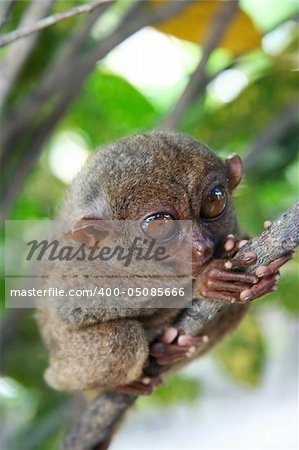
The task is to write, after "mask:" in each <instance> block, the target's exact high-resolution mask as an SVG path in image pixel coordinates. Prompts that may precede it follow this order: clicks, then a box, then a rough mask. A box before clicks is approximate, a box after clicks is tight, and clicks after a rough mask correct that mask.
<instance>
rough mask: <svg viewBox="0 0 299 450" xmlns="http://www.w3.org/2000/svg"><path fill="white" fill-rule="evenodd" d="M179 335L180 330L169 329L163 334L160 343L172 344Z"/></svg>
mask: <svg viewBox="0 0 299 450" xmlns="http://www.w3.org/2000/svg"><path fill="white" fill-rule="evenodd" d="M178 334H179V330H178V329H177V328H175V327H168V328H167V329H166V330H165V331H164V333H162V334H161V336H160V337H159V339H158V340H159V342H162V343H163V344H170V343H171V342H173V341H174V340H175V339H176V338H177V336H178Z"/></svg>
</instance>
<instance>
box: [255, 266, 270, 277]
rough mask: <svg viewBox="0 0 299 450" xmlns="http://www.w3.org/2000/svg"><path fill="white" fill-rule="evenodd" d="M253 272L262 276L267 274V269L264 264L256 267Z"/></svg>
mask: <svg viewBox="0 0 299 450" xmlns="http://www.w3.org/2000/svg"><path fill="white" fill-rule="evenodd" d="M255 274H256V276H257V277H259V278H261V277H264V276H266V275H268V274H269V269H268V267H266V266H260V267H258V268H257V269H256V271H255Z"/></svg>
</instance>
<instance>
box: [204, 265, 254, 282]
mask: <svg viewBox="0 0 299 450" xmlns="http://www.w3.org/2000/svg"><path fill="white" fill-rule="evenodd" d="M212 280H221V281H241V282H243V283H248V284H254V283H257V282H258V277H257V276H256V275H254V274H250V273H243V272H232V271H228V270H224V269H211V270H210V271H209V281H208V286H209V283H210V282H211V281H212Z"/></svg>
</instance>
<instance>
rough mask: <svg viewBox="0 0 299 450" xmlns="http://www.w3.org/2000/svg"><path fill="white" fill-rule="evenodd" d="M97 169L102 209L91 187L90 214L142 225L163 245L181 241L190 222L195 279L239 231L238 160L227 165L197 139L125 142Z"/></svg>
mask: <svg viewBox="0 0 299 450" xmlns="http://www.w3.org/2000/svg"><path fill="white" fill-rule="evenodd" d="M96 160H97V161H96ZM92 163H93V166H94V168H95V171H96V172H98V174H97V175H96V174H95V177H94V178H93V179H92V183H95V184H96V183H99V182H100V186H101V187H102V192H101V207H100V208H98V206H97V205H98V204H97V201H98V200H99V199H98V198H97V196H94V198H93V197H92V195H91V192H92V191H95V192H96V191H97V189H96V188H95V186H92V185H91V186H90V192H89V193H88V203H89V205H88V206H89V207H90V214H91V215H94V214H95V211H97V213H96V214H98V215H99V217H102V218H109V219H118V220H135V221H138V222H139V223H140V228H141V229H142V231H143V232H144V234H145V236H147V237H149V238H151V239H155V240H156V241H157V242H161V243H163V244H165V243H169V242H171V241H172V240H174V239H175V238H176V236H177V234H178V233H179V222H178V221H184V220H191V221H192V258H193V271H194V273H196V272H197V271H198V270H199V269H200V267H201V266H202V265H203V264H204V263H206V262H207V261H208V260H209V259H211V257H212V256H215V255H216V256H217V252H218V251H219V249H220V247H222V246H223V243H224V241H225V239H226V237H227V235H228V234H229V233H234V232H235V231H236V220H235V215H234V210H233V205H232V198H231V193H232V190H233V189H234V187H235V186H236V185H237V184H238V183H239V181H240V178H241V171H242V170H241V162H240V159H239V158H238V157H234V158H233V159H232V160H231V161H228V162H227V163H226V164H225V163H223V162H222V161H221V160H220V159H219V158H218V157H217V156H216V155H214V154H213V153H212V152H211V151H210V150H209V149H207V148H206V147H204V146H203V145H201V144H199V143H197V142H195V141H193V140H192V139H190V138H188V137H186V136H182V135H176V134H173V135H171V134H167V135H166V134H164V133H162V132H161V133H154V134H149V135H138V136H133V137H131V138H128V139H125V140H123V141H120V142H119V143H118V145H117V146H111V147H107V148H106V149H104V150H103V151H102V152H99V153H98V154H97V155H95V160H94V161H92ZM89 170H90V169H89ZM85 198H87V197H85ZM103 198H104V202H103ZM88 216H89V214H88V210H87V214H86V217H88Z"/></svg>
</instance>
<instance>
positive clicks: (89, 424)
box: [62, 202, 299, 450]
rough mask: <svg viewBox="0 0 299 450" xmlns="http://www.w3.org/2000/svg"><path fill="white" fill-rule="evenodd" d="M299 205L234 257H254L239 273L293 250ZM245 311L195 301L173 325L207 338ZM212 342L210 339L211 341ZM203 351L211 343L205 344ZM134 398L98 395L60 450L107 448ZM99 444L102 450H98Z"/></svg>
mask: <svg viewBox="0 0 299 450" xmlns="http://www.w3.org/2000/svg"><path fill="white" fill-rule="evenodd" d="M298 221H299V202H297V203H295V204H294V205H293V206H292V207H291V208H290V209H288V210H287V211H286V212H285V213H283V214H282V215H281V216H280V218H279V219H278V220H276V221H275V222H273V224H272V225H271V226H270V227H269V228H267V229H266V230H265V231H264V232H263V233H262V234H261V235H260V236H258V237H255V238H254V239H251V240H250V241H249V242H248V243H247V244H246V245H245V246H244V247H242V249H241V250H240V251H239V252H238V254H237V255H236V256H235V258H237V257H238V256H240V255H241V254H243V253H245V252H249V251H253V252H255V253H256V255H257V260H256V262H255V264H253V265H252V266H250V267H246V268H244V267H242V268H240V270H242V271H244V272H248V273H253V272H254V270H255V269H256V267H257V266H259V265H263V264H269V263H270V262H272V261H273V260H274V259H277V258H279V257H280V256H283V255H285V254H286V253H287V252H289V251H291V250H294V249H295V248H296V247H297V246H298V245H299V228H298ZM242 307H243V308H245V310H246V308H247V305H244V304H238V303H236V304H233V305H232V304H229V303H226V302H221V301H218V300H206V299H199V298H198V299H195V300H193V305H192V307H191V308H189V309H186V310H184V312H183V314H182V316H181V318H180V319H179V321H178V322H177V323H176V324H175V326H176V327H177V328H178V329H179V330H183V331H184V332H185V333H186V334H189V335H193V336H194V335H198V334H203V335H207V336H208V337H210V336H209V331H210V330H211V329H213V328H214V327H215V324H217V323H219V321H221V317H222V315H223V314H224V313H225V312H226V311H227V309H228V308H229V310H230V313H231V314H232V315H233V314H234V311H235V310H237V309H238V308H242ZM212 340H213V339H212ZM203 346H206V348H203V349H202V352H204V351H206V350H207V349H208V348H209V347H210V346H211V343H209V341H208V342H207V343H204V344H203ZM165 370H166V371H167V370H169V367H165V366H159V365H158V364H155V363H151V365H150V366H149V368H147V369H146V370H145V375H147V374H148V375H153V374H154V375H158V374H161V373H163V372H165ZM136 399H137V396H134V395H125V394H120V393H115V392H107V393H105V394H102V395H100V396H99V397H98V398H97V399H96V400H94V402H93V403H92V404H91V405H90V406H89V407H88V408H87V410H86V411H85V413H84V414H83V416H82V417H81V418H80V420H79V421H78V422H77V423H76V424H75V425H74V426H73V428H72V429H71V431H70V432H69V433H68V434H67V435H66V437H65V440H64V443H63V446H62V449H63V450H71V449H72V450H96V449H101V448H103V449H104V448H107V446H106V447H105V445H107V443H108V442H109V441H110V439H111V437H112V434H113V431H114V429H115V427H116V425H117V424H118V423H119V421H120V419H121V417H122V416H123V414H124V413H125V412H126V410H127V409H128V408H129V407H130V406H131V405H132V404H133V403H134V401H135V400H136ZM101 443H102V444H103V446H102V447H101Z"/></svg>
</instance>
